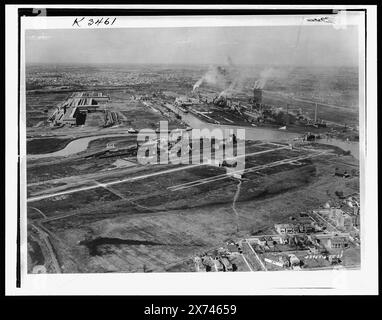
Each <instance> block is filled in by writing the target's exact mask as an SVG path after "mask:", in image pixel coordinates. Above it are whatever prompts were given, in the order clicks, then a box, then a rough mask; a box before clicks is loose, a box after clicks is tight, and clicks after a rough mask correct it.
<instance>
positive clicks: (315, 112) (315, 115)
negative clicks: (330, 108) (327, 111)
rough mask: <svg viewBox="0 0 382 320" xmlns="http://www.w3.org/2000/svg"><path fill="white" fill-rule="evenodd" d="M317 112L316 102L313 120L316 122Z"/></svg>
mask: <svg viewBox="0 0 382 320" xmlns="http://www.w3.org/2000/svg"><path fill="white" fill-rule="evenodd" d="M317 112H318V106H317V102H316V108H315V109H314V122H317Z"/></svg>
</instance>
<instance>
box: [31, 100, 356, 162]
mask: <svg viewBox="0 0 382 320" xmlns="http://www.w3.org/2000/svg"><path fill="white" fill-rule="evenodd" d="M167 107H168V108H169V109H171V110H172V111H174V112H175V113H177V114H179V115H180V116H181V117H182V121H183V122H185V123H186V124H187V125H189V126H190V127H191V128H193V129H201V130H202V129H204V128H206V129H209V130H213V129H216V128H224V129H234V130H236V129H245V138H246V140H261V141H273V142H291V141H293V140H294V139H295V138H298V137H300V136H301V134H299V133H293V132H288V131H286V130H277V129H271V128H257V127H243V126H234V125H220V124H213V123H208V122H204V121H203V120H201V119H199V118H198V117H196V116H195V115H193V114H192V113H190V112H188V113H184V112H182V111H180V110H179V109H176V108H175V107H174V106H172V105H169V104H168V105H167ZM126 134H129V133H127V132H126ZM120 136H123V133H119V134H107V135H100V136H92V137H86V138H79V139H76V140H74V141H72V142H70V143H69V144H67V145H66V147H65V148H63V149H61V150H59V151H56V152H52V153H46V154H37V155H28V159H40V158H48V157H66V156H69V155H72V154H76V153H79V152H82V151H85V150H86V149H87V147H88V145H89V143H90V142H91V141H93V140H96V139H101V138H108V137H120ZM318 142H319V143H322V144H328V145H333V146H337V147H339V148H341V149H343V150H344V151H350V153H351V154H352V155H353V156H354V157H355V158H357V159H359V143H358V142H346V141H342V140H339V139H333V138H332V139H330V140H326V139H320V140H318Z"/></svg>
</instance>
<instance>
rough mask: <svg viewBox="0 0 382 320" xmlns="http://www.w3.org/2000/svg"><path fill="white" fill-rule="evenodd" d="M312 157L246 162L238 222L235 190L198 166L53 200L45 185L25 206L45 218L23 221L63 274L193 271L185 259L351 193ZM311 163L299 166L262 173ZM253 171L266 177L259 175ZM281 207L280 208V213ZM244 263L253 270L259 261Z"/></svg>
mask: <svg viewBox="0 0 382 320" xmlns="http://www.w3.org/2000/svg"><path fill="white" fill-rule="evenodd" d="M267 149H268V150H272V149H275V146H273V145H265V146H264V145H263V146H260V145H259V146H256V144H255V145H254V146H253V147H252V149H251V151H252V152H253V153H256V152H259V151H260V150H261V151H264V150H267ZM326 149H327V147H326ZM318 150H319V149H317V150H313V151H312V152H308V151H306V150H301V151H298V150H288V149H281V150H276V151H270V152H267V153H261V154H259V155H258V156H256V154H254V155H253V156H247V157H246V168H245V170H249V171H250V172H249V173H248V174H247V173H245V174H244V180H243V182H242V185H241V191H240V194H239V197H238V199H237V203H236V207H237V210H238V212H239V220H238V221H237V220H236V217H235V214H234V213H233V211H232V207H231V206H232V201H233V197H234V195H235V193H236V191H237V181H236V180H235V179H232V178H229V177H227V176H226V175H225V169H224V168H219V167H212V166H205V165H203V166H198V167H190V168H183V167H184V166H175V167H173V166H172V165H167V166H164V167H163V166H160V165H159V166H148V167H141V169H139V170H137V169H134V170H133V171H132V172H129V170H130V169H125V175H126V178H123V176H121V175H120V174H119V175H118V178H117V179H116V178H114V179H113V175H111V176H110V178H108V176H107V175H106V176H105V179H102V178H101V179H98V178H97V176H94V177H93V179H90V178H89V179H88V180H87V181H88V183H89V184H88V186H90V187H91V188H90V189H87V188H88V186H87V184H85V185H84V182H83V184H82V186H79V187H74V188H73V186H65V190H66V191H69V193H67V194H64V195H60V191H58V192H57V193H58V195H57V196H54V194H55V193H53V196H50V195H49V190H55V189H54V188H60V187H62V186H60V185H58V186H56V185H54V184H52V183H51V182H48V188H47V189H46V191H44V194H45V196H44V197H45V198H44V199H41V200H35V201H32V202H29V204H28V206H30V207H33V208H36V209H38V210H40V211H41V212H42V214H39V213H38V212H37V211H36V209H30V210H28V216H29V218H30V219H32V220H34V221H39V223H40V224H41V225H43V226H44V228H46V229H47V230H48V231H49V233H50V234H51V237H50V239H51V240H50V241H51V242H52V245H53V246H54V248H56V251H57V259H58V260H59V261H60V264H61V269H62V272H113V271H122V272H142V271H147V272H149V271H165V270H167V269H169V270H171V271H186V270H187V268H193V264H192V263H190V262H187V261H189V257H190V256H192V255H194V254H197V253H200V252H202V251H205V250H207V249H208V248H213V247H214V246H216V245H218V244H219V243H220V242H222V241H225V240H226V239H227V238H230V237H235V238H236V237H239V236H245V235H249V234H251V233H256V232H257V230H261V229H263V228H264V227H266V226H269V225H272V223H276V222H280V221H282V220H283V219H287V218H288V217H289V216H290V215H293V214H295V213H296V212H299V211H301V210H304V209H306V208H309V207H311V206H313V205H316V206H318V205H319V204H320V203H322V201H324V199H325V198H326V196H327V191H328V190H333V188H338V189H340V188H341V189H342V190H343V189H346V188H347V189H349V190H353V191H354V189H353V188H354V187H353V185H352V184H350V183H349V182H350V180H348V181H344V180H343V179H342V180H340V179H338V180H337V183H333V177H332V172H333V171H332V170H334V166H335V163H336V160H337V159H338V158H337V157H336V156H334V155H333V156H329V157H330V158H331V159H332V161H333V163H330V164H326V163H325V160H326V159H327V158H323V157H322V156H321V157H320V156H316V154H317V152H318ZM334 152H335V149H334ZM312 155H314V157H313V158H311V159H308V158H307V159H306V160H304V161H301V162H300V163H299V164H298V165H289V166H285V165H280V166H274V167H272V166H271V167H269V168H267V167H263V166H264V165H269V164H272V163H278V162H279V161H280V160H283V159H284V160H285V159H294V158H295V157H296V156H304V157H306V156H312ZM347 161H351V160H350V159H348V160H347ZM292 162H293V161H292ZM257 166H261V168H263V169H261V170H259V171H258V172H256V170H257V169H256V168H257ZM173 169H176V171H172V170H173ZM251 170H254V171H253V172H251ZM117 171H118V170H117ZM162 172H163V173H162ZM220 176H222V177H223V176H225V177H224V178H223V179H220V178H219V177H220ZM69 178H70V174H68V177H67V179H69ZM124 179H133V180H132V181H126V182H123V180H124ZM68 181H70V180H68ZM92 182H95V184H93V183H92ZM96 183H98V185H97V184H96ZM336 184H337V186H336ZM76 185H78V183H77V184H76ZM36 186H39V185H38V184H37V185H36ZM52 187H53V189H52ZM174 187H175V188H174ZM181 187H183V188H181ZM33 188H35V187H33ZM81 188H84V190H81ZM179 188H180V189H179ZM347 189H346V191H347ZM34 190H35V189H34ZM309 190H311V191H309ZM313 190H315V191H314V192H312V191H313ZM320 190H321V191H320ZM56 191H57V190H56ZM34 192H36V190H35V191H34ZM40 192H41V190H40ZM291 199H294V200H293V201H292V200H291ZM295 199H299V201H295ZM280 202H283V203H284V204H285V206H283V207H280V206H279V205H277V203H280ZM42 215H44V216H45V217H44V216H42ZM237 223H238V228H239V232H237V229H236V228H237V227H236V225H237ZM248 259H249V262H248V261H247V262H248V263H249V264H250V265H251V266H252V268H256V261H251V257H248ZM248 259H247V260H248ZM74 261H75V262H74ZM187 266H188V267H187ZM189 271H191V270H190V269H189Z"/></svg>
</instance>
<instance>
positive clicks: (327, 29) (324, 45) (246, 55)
mask: <svg viewBox="0 0 382 320" xmlns="http://www.w3.org/2000/svg"><path fill="white" fill-rule="evenodd" d="M25 42H26V43H25V62H26V63H27V64H39V63H50V64H55V63H56V64H71V63H72V64H108V63H110V64H112V63H115V64H181V65H182V64H183V65H187V64H227V63H228V60H231V61H232V63H234V64H236V65H264V64H266V65H285V66H287V65H291V66H312V67H320V66H322V67H325V66H328V67H330V66H349V67H356V66H357V65H358V54H359V53H358V50H359V45H358V30H357V27H356V26H348V27H347V28H346V29H338V30H337V29H334V28H333V27H332V26H275V27H269V26H267V27H265V26H264V27H193V28H189V27H188V28H124V29H82V30H78V29H77V30H73V29H61V30H27V31H26V37H25Z"/></svg>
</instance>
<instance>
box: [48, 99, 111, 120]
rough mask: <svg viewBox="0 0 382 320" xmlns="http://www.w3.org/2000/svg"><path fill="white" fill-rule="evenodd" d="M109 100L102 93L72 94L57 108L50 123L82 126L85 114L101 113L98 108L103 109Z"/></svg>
mask: <svg viewBox="0 0 382 320" xmlns="http://www.w3.org/2000/svg"><path fill="white" fill-rule="evenodd" d="M109 100H110V98H109V96H106V95H104V94H102V93H94V92H74V93H73V94H72V95H71V96H70V97H69V98H68V99H66V100H65V101H64V102H63V103H61V104H60V105H59V106H58V107H57V110H56V111H55V112H54V113H53V115H52V116H51V117H50V121H51V122H52V123H53V125H82V124H84V123H85V121H86V114H87V113H90V112H96V111H103V110H104V109H100V107H105V104H106V103H107V102H108V101H109Z"/></svg>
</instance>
